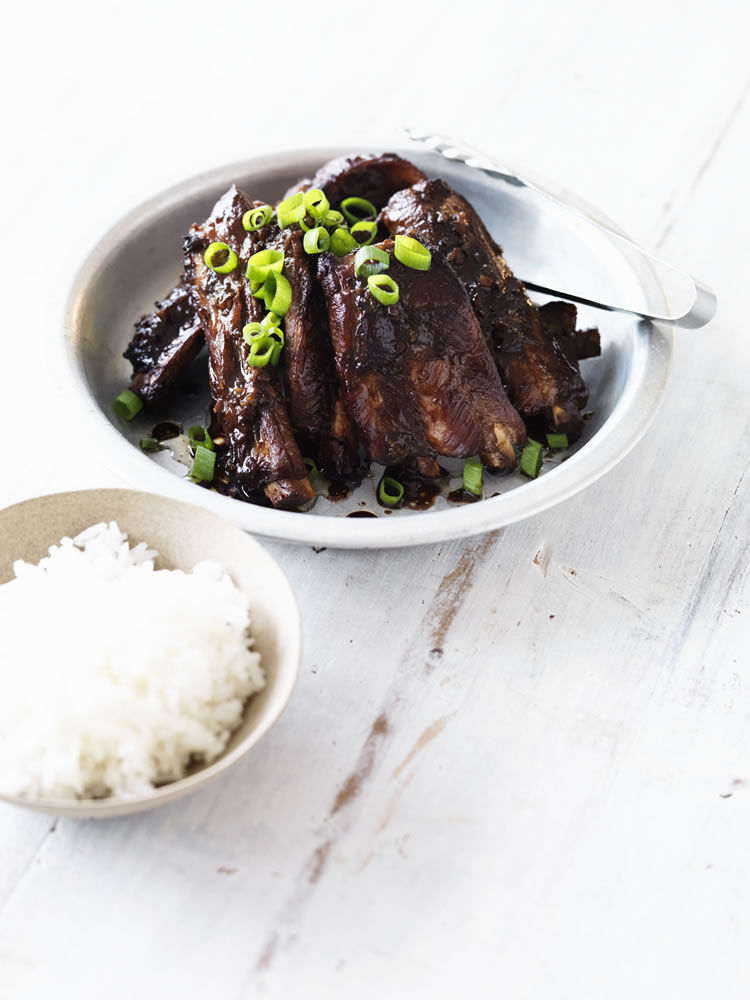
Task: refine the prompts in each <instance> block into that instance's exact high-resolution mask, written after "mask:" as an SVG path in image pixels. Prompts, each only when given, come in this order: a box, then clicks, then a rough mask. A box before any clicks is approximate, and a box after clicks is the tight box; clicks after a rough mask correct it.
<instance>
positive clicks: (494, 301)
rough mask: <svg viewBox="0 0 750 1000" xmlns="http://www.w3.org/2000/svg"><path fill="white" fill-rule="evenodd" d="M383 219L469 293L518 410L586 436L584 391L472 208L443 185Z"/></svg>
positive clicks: (422, 185)
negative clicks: (433, 255)
mask: <svg viewBox="0 0 750 1000" xmlns="http://www.w3.org/2000/svg"><path fill="white" fill-rule="evenodd" d="M383 220H384V222H385V224H386V226H387V227H388V229H389V230H390V232H391V233H393V234H396V233H405V234H408V235H411V236H414V237H416V238H417V239H418V240H420V241H421V242H422V243H424V244H425V246H427V247H428V248H429V249H430V250H433V251H439V252H441V253H442V254H444V256H445V257H446V258H447V260H448V262H449V263H450V265H451V266H452V267H453V269H454V270H455V272H456V274H457V275H458V277H459V278H460V280H461V282H462V283H463V285H464V286H465V288H466V289H467V291H468V293H469V298H470V300H471V304H472V306H473V308H474V312H475V314H476V317H477V319H478V320H479V323H480V326H481V328H482V331H483V333H484V335H485V337H486V338H487V341H488V344H489V345H490V346H491V349H492V353H493V356H494V358H495V362H496V364H497V366H498V368H499V370H500V373H501V375H502V377H503V381H504V383H505V385H506V386H507V389H508V394H509V396H510V399H511V401H512V402H513V404H514V406H515V407H516V408H517V409H518V411H519V412H520V413H521V415H522V416H523V417H524V419H527V420H528V419H531V420H534V419H535V418H536V419H538V418H543V419H544V421H545V422H546V423H547V425H548V426H549V427H551V428H553V429H554V430H557V431H565V432H572V433H575V432H577V431H579V430H580V429H581V426H582V417H581V411H582V410H583V407H584V406H585V405H586V399H587V393H586V387H585V385H584V383H583V380H582V379H581V376H580V373H579V372H578V369H577V366H576V365H575V364H571V362H570V361H569V360H568V358H567V357H566V355H565V353H564V352H563V351H562V350H561V349H560V346H559V345H558V344H557V342H556V340H555V338H554V336H551V335H550V333H549V332H548V330H547V329H546V328H545V325H544V323H543V322H542V319H541V316H540V313H539V310H538V309H537V307H536V306H535V305H533V304H532V303H531V301H530V300H529V298H528V296H527V295H526V292H525V290H524V287H523V285H522V284H521V282H520V281H518V279H517V278H516V277H515V276H514V275H513V273H512V272H511V270H510V268H509V267H508V265H507V263H506V262H505V260H504V258H503V255H502V251H501V249H500V247H499V246H498V245H497V244H496V243H495V242H494V241H493V240H492V237H491V236H490V234H489V233H488V232H487V229H486V228H485V226H484V223H483V222H482V220H481V219H480V218H479V216H478V215H477V213H476V212H475V211H474V209H473V208H472V206H471V205H470V204H469V203H468V202H467V201H466V199H465V198H463V197H462V196H461V195H459V194H457V193H456V192H455V191H454V190H453V189H452V188H451V187H450V186H449V185H448V184H446V183H445V181H442V180H422V181H419V183H417V184H415V185H413V186H412V187H410V188H408V189H407V190H402V191H399V192H397V193H396V194H394V195H393V197H392V198H391V199H390V201H389V202H388V205H387V206H386V208H385V210H384V212H383Z"/></svg>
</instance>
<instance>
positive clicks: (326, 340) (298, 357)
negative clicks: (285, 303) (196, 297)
mask: <svg viewBox="0 0 750 1000" xmlns="http://www.w3.org/2000/svg"><path fill="white" fill-rule="evenodd" d="M303 237H304V233H303V232H302V230H301V229H299V228H298V227H297V226H287V227H286V228H284V229H279V227H278V225H277V223H276V219H275V218H274V219H273V220H272V221H271V222H269V223H268V224H267V225H265V226H263V227H262V229H259V230H258V231H257V232H255V233H252V234H250V237H249V240H248V251H249V253H257V252H258V251H259V250H263V249H270V250H281V251H282V252H283V254H284V275H285V277H286V278H287V279H288V281H289V284H290V285H291V289H292V303H291V305H290V307H289V310H288V312H287V313H286V315H285V316H284V352H283V355H282V358H283V363H284V370H285V375H286V388H287V406H288V410H289V416H290V418H291V422H292V426H293V427H294V428H295V430H296V431H297V432H298V436H299V437H300V438H301V439H302V440H304V442H305V446H306V448H309V449H310V451H312V452H314V453H315V457H316V458H317V459H318V465H319V466H320V468H321V469H322V470H323V472H324V473H325V474H326V475H327V476H329V477H331V478H333V479H353V478H356V477H357V470H358V465H359V441H358V438H357V433H356V430H355V427H354V424H353V423H352V421H351V419H350V418H349V416H348V414H347V413H346V410H345V409H344V407H343V405H341V403H340V401H339V385H338V379H337V377H336V369H335V367H334V363H333V349H332V347H331V337H330V333H329V330H328V314H327V312H326V307H325V301H324V299H323V294H322V291H321V289H320V286H319V284H318V282H317V280H316V277H315V266H316V265H315V259H314V257H312V256H310V255H309V254H307V253H305V251H304V248H303V246H302V241H303ZM248 315H249V318H250V320H251V321H256V322H259V321H260V320H261V319H262V318H263V315H264V309H263V306H262V304H261V302H260V301H259V300H258V299H254V298H253V299H251V300H250V301H249V303H248Z"/></svg>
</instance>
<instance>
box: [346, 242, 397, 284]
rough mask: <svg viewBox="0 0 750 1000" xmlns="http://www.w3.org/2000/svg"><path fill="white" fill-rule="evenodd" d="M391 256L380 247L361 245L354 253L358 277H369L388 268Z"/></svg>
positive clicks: (355, 270) (355, 271)
mask: <svg viewBox="0 0 750 1000" xmlns="http://www.w3.org/2000/svg"><path fill="white" fill-rule="evenodd" d="M389 263H390V258H389V256H388V254H387V253H386V251H385V250H381V249H380V247H361V248H360V249H359V250H357V252H356V253H355V255H354V273H355V274H356V275H357V277H358V278H369V277H370V275H371V274H380V273H381V272H382V271H387V270H388V264H389Z"/></svg>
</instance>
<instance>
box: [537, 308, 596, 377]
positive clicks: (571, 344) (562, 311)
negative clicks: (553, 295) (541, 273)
mask: <svg viewBox="0 0 750 1000" xmlns="http://www.w3.org/2000/svg"><path fill="white" fill-rule="evenodd" d="M539 315H540V316H541V317H542V324H543V325H544V329H545V330H546V332H547V334H548V335H549V336H550V337H554V338H555V340H556V341H557V343H558V344H559V345H560V348H561V350H562V352H563V354H564V355H565V357H566V358H567V359H568V361H570V363H571V364H572V365H575V366H576V368H578V366H579V363H580V362H581V361H583V360H585V359H586V358H598V357H599V355H600V354H601V353H602V345H601V337H600V336H599V331H598V330H597V329H596V327H591V329H588V330H576V319H577V316H578V310H577V309H576V307H575V306H574V305H573V303H572V302H559V301H557V302H547V303H546V304H545V305H543V306H540V307H539Z"/></svg>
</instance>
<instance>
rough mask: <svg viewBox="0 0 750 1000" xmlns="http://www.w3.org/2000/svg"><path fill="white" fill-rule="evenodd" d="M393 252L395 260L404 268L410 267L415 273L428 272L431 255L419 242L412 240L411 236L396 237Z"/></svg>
mask: <svg viewBox="0 0 750 1000" xmlns="http://www.w3.org/2000/svg"><path fill="white" fill-rule="evenodd" d="M393 252H394V254H395V255H396V260H400V261H401V263H402V264H404V265H405V266H406V267H412V268H414V270H415V271H429V270H430V264H431V263H432V254H431V253H430V251H429V250H428V249H427V247H425V246H422V244H421V243H420V242H419V240H415V239H412V237H411V236H400V235H399V236H397V237H396V240H395V246H394V248H393Z"/></svg>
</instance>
